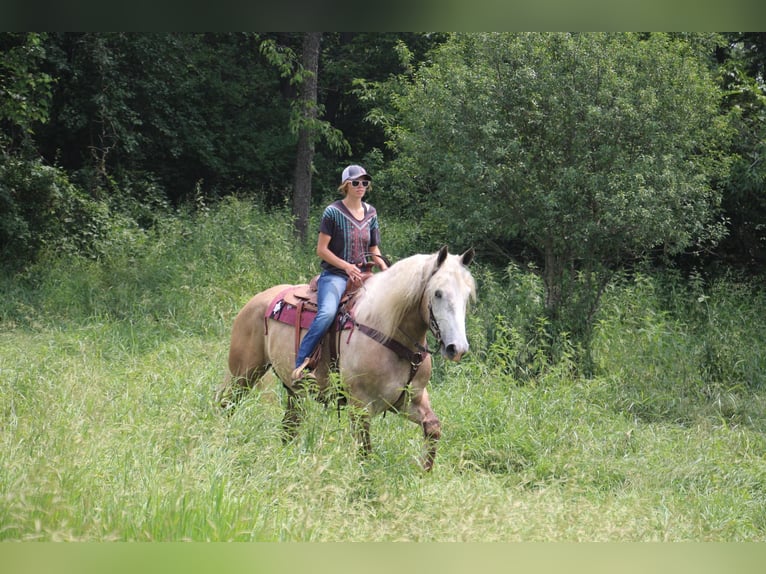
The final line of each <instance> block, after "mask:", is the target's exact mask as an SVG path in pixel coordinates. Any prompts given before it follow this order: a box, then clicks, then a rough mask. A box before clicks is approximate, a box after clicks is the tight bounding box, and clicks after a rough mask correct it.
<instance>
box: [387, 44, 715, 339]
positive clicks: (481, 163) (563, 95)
mask: <svg viewBox="0 0 766 574" xmlns="http://www.w3.org/2000/svg"><path fill="white" fill-rule="evenodd" d="M700 46H702V48H705V49H706V50H708V54H709V53H712V48H713V44H712V38H709V37H706V36H693V37H685V36H669V35H665V34H651V35H644V36H641V35H637V34H585V33H582V34H536V33H530V34H500V33H495V34H459V35H454V36H453V37H452V38H451V39H450V41H448V42H447V43H445V44H444V45H442V46H441V47H439V48H437V49H436V50H435V51H434V52H433V53H432V60H433V63H430V64H425V65H422V66H420V67H419V68H417V69H416V70H414V71H413V72H412V74H411V76H410V77H403V76H400V77H398V78H396V79H395V80H392V81H390V82H387V83H385V84H383V85H382V86H380V87H379V92H378V95H377V97H378V98H379V99H380V98H382V97H383V96H385V97H387V99H388V101H389V102H390V108H388V109H386V108H385V107H382V108H381V109H378V110H376V111H375V112H374V114H372V118H374V119H375V121H378V122H381V123H383V124H385V125H386V126H387V128H388V134H389V137H390V139H391V144H392V146H394V148H395V149H396V151H397V153H398V159H397V162H396V163H395V164H394V165H393V166H392V168H391V169H390V170H388V171H389V173H388V177H390V178H391V179H396V181H397V186H396V187H398V189H399V192H398V194H394V197H393V200H394V201H396V202H398V203H399V205H401V206H402V207H403V208H404V209H406V210H408V211H409V212H410V213H412V216H413V217H415V218H418V217H419V216H422V222H423V223H422V225H423V226H424V227H425V228H426V229H427V230H429V231H430V232H432V233H434V234H436V235H437V236H440V237H441V238H442V239H447V240H449V241H450V243H460V244H465V245H468V244H474V245H476V246H478V247H481V248H482V249H483V251H484V253H485V254H488V255H491V254H492V253H495V254H501V255H502V256H503V257H507V256H509V255H510V253H512V250H516V252H517V253H520V252H522V251H520V250H523V252H524V253H526V254H528V256H529V257H530V259H532V260H533V261H535V262H536V263H537V265H539V267H540V272H541V275H542V278H543V281H544V285H545V309H546V311H547V313H548V316H549V317H550V318H551V320H552V324H556V325H558V327H559V328H560V329H563V330H566V331H569V332H570V333H572V334H573V335H574V336H575V337H577V338H579V339H580V340H582V341H583V342H584V343H586V346H587V343H588V340H589V334H590V328H591V325H592V319H593V315H594V313H595V310H596V309H597V305H598V301H599V298H600V294H601V293H602V291H603V288H604V286H605V285H606V284H607V282H608V280H609V278H610V276H611V274H612V273H613V271H614V270H615V269H617V268H619V267H620V265H622V264H624V263H625V262H627V261H631V260H634V259H636V258H640V257H642V256H644V255H645V254H647V253H649V252H650V251H651V250H656V249H661V250H663V251H664V252H665V253H668V254H672V253H677V252H679V251H681V250H684V249H687V248H689V247H690V246H693V245H696V244H702V243H704V242H706V241H710V240H713V239H715V238H716V237H717V235H718V234H719V233H720V225H718V226H717V225H716V224H715V221H714V220H713V219H712V218H713V216H714V213H715V208H716V205H717V203H718V201H719V194H718V192H717V191H716V190H715V189H714V187H713V186H712V185H711V181H712V179H713V178H714V177H715V176H716V174H717V170H718V169H719V168H720V167H721V162H720V161H719V155H718V150H719V147H718V146H719V144H720V143H721V139H722V137H723V136H724V135H725V134H727V133H728V130H727V129H726V124H725V121H724V119H723V118H722V117H721V116H720V114H719V112H718V108H717V106H718V104H719V101H720V94H719V91H718V90H717V88H716V86H715V83H714V81H713V79H712V76H711V71H710V67H709V62H708V60H709V58H708V57H706V56H703V53H704V52H703V50H702V48H701V47H700ZM389 187H394V186H391V185H389ZM518 246H520V248H519V247H518Z"/></svg>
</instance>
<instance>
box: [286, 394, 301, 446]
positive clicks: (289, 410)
mask: <svg viewBox="0 0 766 574" xmlns="http://www.w3.org/2000/svg"><path fill="white" fill-rule="evenodd" d="M285 391H287V401H286V405H285V414H284V416H283V417H282V442H283V443H288V442H290V441H291V440H293V439H294V438H295V436H296V435H297V434H298V427H299V426H300V424H301V421H302V420H303V406H304V405H303V399H305V396H304V395H305V392H302V391H303V390H302V389H297V390H293V389H291V388H289V387H287V386H285Z"/></svg>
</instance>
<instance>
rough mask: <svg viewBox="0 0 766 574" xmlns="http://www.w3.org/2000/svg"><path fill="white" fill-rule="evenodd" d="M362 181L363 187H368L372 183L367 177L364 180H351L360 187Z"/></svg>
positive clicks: (355, 185)
mask: <svg viewBox="0 0 766 574" xmlns="http://www.w3.org/2000/svg"><path fill="white" fill-rule="evenodd" d="M360 183H361V184H362V187H367V186H368V185H370V182H369V180H366V179H363V180H362V181H359V180H357V179H355V180H353V181H352V182H351V185H353V186H354V187H359V184H360Z"/></svg>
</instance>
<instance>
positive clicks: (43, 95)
mask: <svg viewBox="0 0 766 574" xmlns="http://www.w3.org/2000/svg"><path fill="white" fill-rule="evenodd" d="M44 38H45V35H44V34H37V33H14V32H2V33H0V127H2V129H0V152H2V153H6V152H7V151H9V150H11V149H13V148H17V147H26V148H29V147H30V142H29V136H30V135H31V134H32V133H33V132H34V128H35V126H36V125H38V124H40V123H42V122H45V121H46V120H47V119H48V105H49V104H50V99H51V92H52V83H53V79H52V78H51V76H50V75H48V74H47V73H45V72H43V71H41V70H40V68H39V66H40V62H41V61H42V59H43V55H44V50H43V47H42V44H43V40H44ZM26 151H28V149H27V150H26Z"/></svg>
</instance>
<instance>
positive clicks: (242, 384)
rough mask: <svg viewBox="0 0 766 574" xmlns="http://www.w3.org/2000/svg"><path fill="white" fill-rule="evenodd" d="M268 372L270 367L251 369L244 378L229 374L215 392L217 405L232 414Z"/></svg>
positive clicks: (263, 366)
mask: <svg viewBox="0 0 766 574" xmlns="http://www.w3.org/2000/svg"><path fill="white" fill-rule="evenodd" d="M268 370H269V365H262V366H260V367H257V368H254V369H250V370H249V371H248V372H247V373H245V375H244V376H242V375H240V376H237V377H235V376H232V375H231V374H230V373H227V375H226V378H225V379H224V380H223V382H222V383H221V384H220V385H218V388H217V389H216V390H215V398H214V401H215V404H216V405H218V406H219V407H221V408H222V409H224V410H225V411H227V412H231V411H232V409H233V408H234V407H235V406H237V403H239V401H240V400H242V397H244V396H245V395H246V394H247V392H248V391H249V390H250V389H252V388H253V386H255V384H256V383H257V382H258V381H259V380H260V379H261V377H263V375H265V374H266V371H268Z"/></svg>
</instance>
